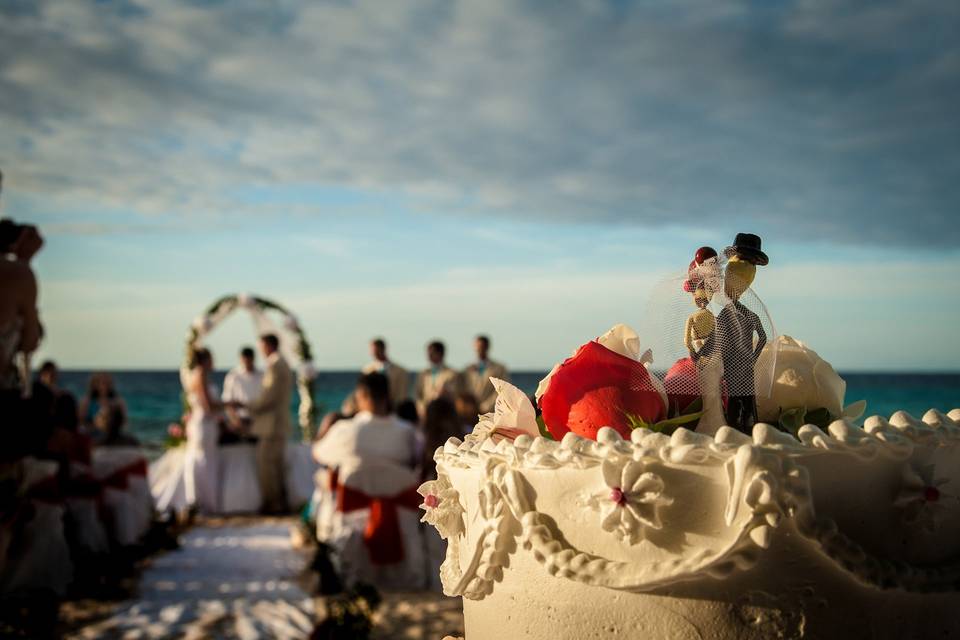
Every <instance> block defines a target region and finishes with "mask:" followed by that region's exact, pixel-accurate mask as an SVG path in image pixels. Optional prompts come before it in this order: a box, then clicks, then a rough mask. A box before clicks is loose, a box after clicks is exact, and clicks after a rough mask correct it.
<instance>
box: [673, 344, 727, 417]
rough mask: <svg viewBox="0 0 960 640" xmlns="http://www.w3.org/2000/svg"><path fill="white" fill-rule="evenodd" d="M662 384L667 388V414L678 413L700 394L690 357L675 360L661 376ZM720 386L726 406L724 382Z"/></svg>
mask: <svg viewBox="0 0 960 640" xmlns="http://www.w3.org/2000/svg"><path fill="white" fill-rule="evenodd" d="M663 386H664V388H666V390H667V403H668V405H669V410H668V413H669V415H671V416H677V415H680V414H681V413H682V412H683V410H684V409H686V408H687V407H688V406H690V403H691V402H693V401H694V400H696V399H697V398H699V397H700V395H701V391H700V378H699V376H698V375H697V365H695V364H694V363H693V360H691V359H690V358H681V359H680V360H677V361H676V362H674V363H673V366H672V367H670V370H669V371H667V375H666V376H665V377H664V378H663ZM721 386H722V389H723V406H724V407H726V406H727V393H726V384H724V383H721Z"/></svg>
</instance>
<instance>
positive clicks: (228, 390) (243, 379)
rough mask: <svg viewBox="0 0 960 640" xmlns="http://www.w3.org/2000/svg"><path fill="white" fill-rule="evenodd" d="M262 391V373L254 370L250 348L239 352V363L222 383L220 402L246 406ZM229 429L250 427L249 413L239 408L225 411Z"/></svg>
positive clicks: (253, 359) (252, 352) (254, 364)
mask: <svg viewBox="0 0 960 640" xmlns="http://www.w3.org/2000/svg"><path fill="white" fill-rule="evenodd" d="M262 390H263V372H262V371H259V370H258V369H257V368H256V363H255V355H254V351H253V349H252V348H251V347H244V348H243V349H241V350H240V363H239V364H238V365H237V366H236V367H234V368H233V369H231V370H230V372H229V373H227V378H226V380H224V382H223V394H222V400H223V402H224V403H228V402H236V403H240V404H242V405H248V404H250V403H251V402H253V401H254V400H256V399H257V398H258V397H259V396H260V392H261V391H262ZM227 417H228V418H229V420H230V426H231V428H233V429H235V430H245V429H247V428H248V427H249V426H250V412H249V411H247V409H246V408H243V407H239V408H235V409H228V410H227Z"/></svg>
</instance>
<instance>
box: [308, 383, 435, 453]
mask: <svg viewBox="0 0 960 640" xmlns="http://www.w3.org/2000/svg"><path fill="white" fill-rule="evenodd" d="M354 397H355V398H356V402H357V409H358V411H357V414H356V415H355V416H353V417H352V418H349V419H347V420H340V421H338V422H336V423H334V424H333V426H331V427H330V429H329V430H328V431H327V434H326V435H325V436H323V437H322V438H320V439H319V440H317V441H316V442H315V443H314V445H313V457H314V459H315V460H316V461H317V462H319V463H320V464H322V465H324V466H326V467H329V468H331V469H332V468H335V467H337V466H338V465H339V464H340V463H341V462H342V461H343V460H344V459H345V458H347V457H357V458H361V459H363V458H376V459H381V460H389V461H391V462H395V463H398V464H401V465H404V466H407V467H409V468H411V469H412V468H413V467H414V466H415V465H416V462H417V451H418V448H419V447H418V442H417V433H416V430H415V429H414V427H412V426H411V425H410V424H409V423H408V422H406V421H405V420H401V419H400V418H398V417H396V416H395V415H392V414H391V413H390V394H389V383H388V382H387V378H386V376H384V375H383V374H380V373H365V374H363V375H361V376H360V378H359V379H358V380H357V386H356V391H355V393H354Z"/></svg>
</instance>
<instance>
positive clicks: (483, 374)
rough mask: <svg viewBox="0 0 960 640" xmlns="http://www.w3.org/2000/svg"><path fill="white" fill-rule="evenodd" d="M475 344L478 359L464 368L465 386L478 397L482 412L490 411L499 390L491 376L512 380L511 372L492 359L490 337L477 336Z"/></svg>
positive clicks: (506, 380)
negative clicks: (494, 385)
mask: <svg viewBox="0 0 960 640" xmlns="http://www.w3.org/2000/svg"><path fill="white" fill-rule="evenodd" d="M473 346H474V349H475V350H476V352H477V361H476V362H474V363H473V364H471V365H470V366H469V367H467V368H466V369H464V370H463V374H462V378H463V388H464V390H465V391H466V392H468V393H471V394H473V397H474V398H476V399H477V404H478V405H479V406H480V413H490V412H491V411H493V405H494V404H496V402H497V392H496V390H495V389H494V388H493V384H492V383H491V382H490V378H500V379H501V380H504V381H505V382H510V374H509V372H507V368H506V367H505V366H503V365H502V364H500V363H499V362H495V361H493V360H491V359H490V338H488V337H487V336H483V335H481V336H477V338H476V340H474V342H473Z"/></svg>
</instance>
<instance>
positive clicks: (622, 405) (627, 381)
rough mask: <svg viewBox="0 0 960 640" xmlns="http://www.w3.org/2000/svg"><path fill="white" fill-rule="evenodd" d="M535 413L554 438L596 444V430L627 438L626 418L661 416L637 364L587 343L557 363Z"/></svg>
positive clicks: (651, 420) (652, 390)
mask: <svg viewBox="0 0 960 640" xmlns="http://www.w3.org/2000/svg"><path fill="white" fill-rule="evenodd" d="M540 409H541V410H542V413H543V422H544V424H546V426H547V430H548V431H550V435H552V436H553V437H554V438H556V439H557V440H560V439H562V438H563V436H564V435H566V433H567V432H568V431H572V432H574V433H576V434H577V435H579V436H582V437H584V438H590V439H592V440H596V438H597V431H598V430H599V429H600V428H601V427H611V428H613V429H616V430H617V431H618V432H619V433H620V435H622V436H624V437H629V436H630V430H631V429H630V426H629V425H628V424H627V417H626V416H627V414H631V415H634V416H637V417H639V418H642V419H643V420H644V421H646V422H647V423H654V422H657V421H659V420H662V419H663V418H665V417H666V406H665V405H664V402H663V396H662V395H660V392H659V391H658V390H657V388H656V387H655V386H654V384H653V382H652V380H651V377H650V372H649V371H647V368H646V367H645V366H644V365H643V363H641V362H638V361H637V360H634V359H632V358H628V357H626V356H622V355H620V354H619V353H617V352H615V351H611V350H610V349H607V348H606V347H604V346H603V345H601V344H600V343H599V342H588V343H587V344H585V345H583V346H582V347H580V348H579V349H578V350H577V352H576V353H575V354H573V356H572V357H571V358H568V359H567V360H565V361H564V362H563V364H561V365H560V366H559V367H558V368H557V370H556V372H555V373H554V374H553V377H552V378H550V384H549V386H548V387H547V390H546V392H545V393H544V394H543V395H542V396H541V397H540Z"/></svg>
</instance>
